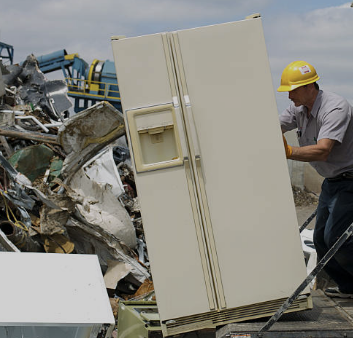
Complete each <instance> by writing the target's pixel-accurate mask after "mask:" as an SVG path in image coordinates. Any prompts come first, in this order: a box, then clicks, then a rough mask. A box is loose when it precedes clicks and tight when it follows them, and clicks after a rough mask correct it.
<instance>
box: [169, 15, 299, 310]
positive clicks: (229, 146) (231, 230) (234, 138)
mask: <svg viewBox="0 0 353 338" xmlns="http://www.w3.org/2000/svg"><path fill="white" fill-rule="evenodd" d="M174 35H175V36H177V39H178V44H179V45H180V53H181V55H182V65H183V73H184V74H185V79H186V85H185V89H184V90H185V91H187V92H186V93H184V97H185V95H187V96H188V97H189V98H190V106H191V108H192V113H193V119H194V122H195V125H196V128H197V136H198V142H199V147H200V162H201V164H202V170H203V175H204V178H205V179H204V182H205V188H206V194H207V201H208V207H209V213H210V217H211V224H212V233H213V235H214V241H215V244H216V251H217V253H216V254H217V257H218V262H219V268H220V272H221V278H222V285H223V289H224V294H225V299H226V303H227V307H228V308H231V307H238V306H242V305H247V304H254V303H259V302H264V301H267V300H270V299H279V298H283V297H287V296H289V295H290V294H291V292H292V291H293V290H294V289H295V288H296V287H297V286H298V285H299V284H300V282H301V281H302V280H303V279H304V278H305V276H306V272H305V264H304V260H303V254H302V249H301V245H300V237H299V232H298V224H297V219H296V213H295V208H294V203H293V196H292V190H291V184H290V181H289V175H288V168H287V163H286V158H285V154H284V150H283V144H282V143H283V142H282V139H281V137H282V136H281V130H280V126H279V121H278V113H277V107H276V102H275V98H274V92H273V85H272V80H271V74H270V67H269V64H268V58H267V53H266V46H265V41H264V37H263V33H262V24H261V20H260V19H251V20H245V21H240V22H234V23H228V24H222V25H216V26H209V27H202V28H197V29H192V30H185V31H179V32H175V33H174ZM190 142H192V140H190Z"/></svg>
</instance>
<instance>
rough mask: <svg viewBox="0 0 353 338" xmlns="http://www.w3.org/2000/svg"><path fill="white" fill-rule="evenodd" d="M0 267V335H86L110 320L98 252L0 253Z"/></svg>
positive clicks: (86, 337) (71, 337)
mask: <svg viewBox="0 0 353 338" xmlns="http://www.w3.org/2000/svg"><path fill="white" fill-rule="evenodd" d="M0 267H1V279H0V299H1V302H0V338H10V337H12V338H46V337H51V338H62V337H65V338H89V337H97V333H98V330H99V328H100V327H101V326H102V325H103V324H114V316H113V313H112V309H111V306H110V303H109V298H108V294H107V291H106V288H105V285H104V280H103V276H102V272H101V270H100V266H99V263H98V258H97V256H95V255H64V254H50V253H18V252H16V253H14V252H0Z"/></svg>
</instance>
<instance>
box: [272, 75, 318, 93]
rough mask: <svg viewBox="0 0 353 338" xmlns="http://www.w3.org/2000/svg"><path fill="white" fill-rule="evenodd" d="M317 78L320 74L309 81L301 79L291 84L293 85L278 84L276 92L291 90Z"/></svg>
mask: <svg viewBox="0 0 353 338" xmlns="http://www.w3.org/2000/svg"><path fill="white" fill-rule="evenodd" d="M319 79H320V76H318V75H317V76H315V77H314V78H313V79H312V80H311V81H303V83H299V84H293V85H280V86H279V87H278V88H277V91H278V92H291V91H292V90H294V89H297V88H299V87H303V86H306V85H308V84H310V83H314V82H316V81H317V80H319Z"/></svg>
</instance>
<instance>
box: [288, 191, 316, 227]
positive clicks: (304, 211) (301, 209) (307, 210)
mask: <svg viewBox="0 0 353 338" xmlns="http://www.w3.org/2000/svg"><path fill="white" fill-rule="evenodd" d="M292 190H293V197H294V203H295V209H296V212H297V218H298V225H299V226H302V224H303V223H304V222H305V221H306V220H307V219H308V218H309V217H310V216H311V215H312V213H313V212H314V211H315V210H316V208H317V203H318V199H319V196H318V195H316V194H314V193H312V192H309V191H306V190H301V189H299V188H296V187H292ZM314 225H315V218H314V219H313V220H312V221H311V222H310V223H309V225H308V226H307V229H313V228H314Z"/></svg>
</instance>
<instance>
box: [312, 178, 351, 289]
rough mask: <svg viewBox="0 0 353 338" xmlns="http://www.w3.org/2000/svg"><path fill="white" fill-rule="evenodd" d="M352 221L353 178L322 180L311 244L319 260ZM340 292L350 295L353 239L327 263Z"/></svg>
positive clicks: (327, 267) (329, 273) (327, 268)
mask: <svg viewBox="0 0 353 338" xmlns="http://www.w3.org/2000/svg"><path fill="white" fill-rule="evenodd" d="M352 222H353V179H342V180H338V181H329V180H327V179H325V180H324V182H323V184H322V192H321V194H320V198H319V205H318V208H317V216H316V225H315V230H314V244H315V249H316V252H317V255H318V258H319V259H321V258H322V257H323V256H324V255H325V253H326V252H327V251H328V250H329V248H330V247H331V246H332V245H333V244H334V243H335V242H336V241H337V239H338V238H339V237H340V236H341V235H342V233H343V232H344V231H345V230H347V228H348V227H349V225H350V224H351V223H352ZM324 269H325V271H326V272H327V274H328V275H329V276H330V277H331V278H332V279H333V280H334V281H335V282H336V284H337V285H338V287H339V289H340V291H341V292H344V293H353V237H352V236H351V237H350V238H348V240H347V241H346V242H345V243H344V244H343V246H342V247H341V248H340V249H339V251H338V252H337V253H336V254H335V256H334V257H333V258H332V259H331V260H330V261H329V262H328V263H327V264H326V266H325V268H324Z"/></svg>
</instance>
